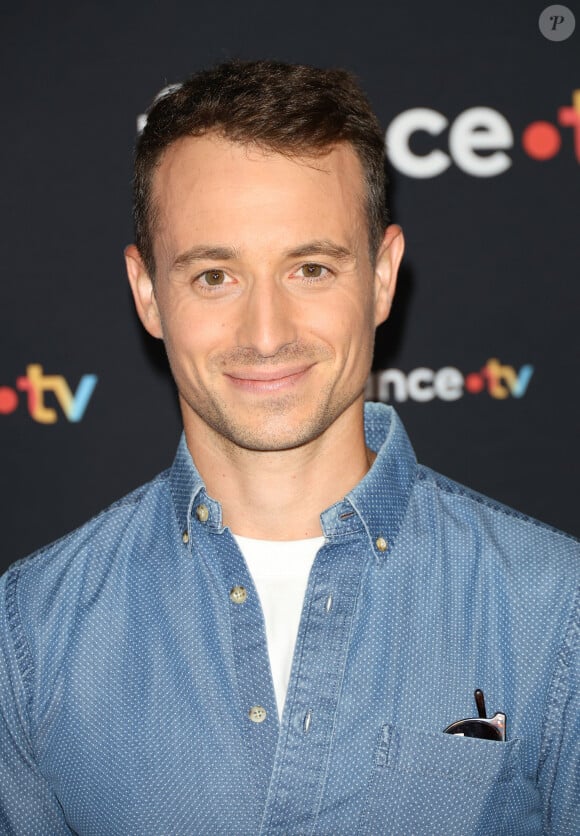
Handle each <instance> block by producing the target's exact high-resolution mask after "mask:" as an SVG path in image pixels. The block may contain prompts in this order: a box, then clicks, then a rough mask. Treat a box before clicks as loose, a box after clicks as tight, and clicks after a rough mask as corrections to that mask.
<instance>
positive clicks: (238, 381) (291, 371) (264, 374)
mask: <svg viewBox="0 0 580 836" xmlns="http://www.w3.org/2000/svg"><path fill="white" fill-rule="evenodd" d="M312 365H313V364H312ZM312 365H308V366H301V367H299V368H296V367H294V368H286V369H283V368H279V369H248V370H244V371H242V370H240V371H236V372H227V373H226V374H225V377H227V378H228V380H230V381H231V382H232V383H233V384H234V386H236V388H238V389H244V390H245V391H247V392H278V391H280V390H282V389H288V388H290V387H292V386H294V385H295V384H297V383H299V382H300V381H301V380H302V378H303V377H305V375H306V374H307V373H308V372H309V371H310V369H311V368H312Z"/></svg>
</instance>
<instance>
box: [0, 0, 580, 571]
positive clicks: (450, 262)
mask: <svg viewBox="0 0 580 836" xmlns="http://www.w3.org/2000/svg"><path fill="white" fill-rule="evenodd" d="M545 5H548V4H547V3H545V4H542V3H537V4H536V3H533V2H529V0H519V2H514V3H510V4H504V3H503V2H500V1H499V0H487V2H486V3H479V4H472V5H471V6H469V5H468V4H465V3H462V2H453V3H452V2H438V3H432V2H430V0H405V2H396V3H395V2H388V0H383V2H378V0H374V2H370V0H359V2H357V3H356V4H355V3H349V2H345V0H335V1H334V2H332V3H331V2H322V0H314V1H313V0H295V2H293V3H292V4H288V5H284V4H273V3H271V2H265V0H248V2H246V3H237V2H234V1H233V0H217V2H215V3H213V4H207V5H204V6H201V5H199V4H191V3H184V2H172V0H163V2H153V0H149V2H147V0H145V1H144V2H139V3H137V2H135V1H134V0H131V2H126V3H123V4H108V3H97V2H82V0H76V2H56V3H53V4H43V3H40V0H36V2H32V3H30V2H25V1H24V2H21V3H20V4H19V5H18V6H16V5H14V6H13V7H12V10H11V11H10V12H5V13H4V21H5V22H4V27H3V34H2V40H3V48H2V59H1V60H2V63H3V73H2V79H3V82H2V128H3V130H2V134H1V142H2V158H1V159H2V190H1V195H2V208H1V212H2V238H3V259H2V262H3V263H2V270H3V281H2V289H1V294H0V298H1V303H0V317H1V320H0V325H1V330H0V334H1V340H2V343H1V345H2V350H1V352H0V427H1V439H2V467H1V472H2V530H3V535H4V536H3V546H4V547H3V550H2V557H1V564H0V569H2V568H4V567H6V566H8V565H9V563H10V562H12V561H13V560H15V559H16V558H18V557H21V556H22V555H24V554H26V553H27V552H29V551H31V550H32V549H34V548H36V547H38V546H40V545H42V544H43V543H45V542H47V541H49V540H51V539H53V538H55V537H57V536H60V535H61V534H63V533H65V532H66V531H68V530H69V529H71V528H72V527H74V526H76V525H78V524H80V523H81V522H82V521H84V520H85V519H86V518H88V517H89V516H90V515H92V514H93V513H95V512H97V511H98V510H99V509H101V508H102V507H104V506H105V505H107V504H108V503H109V502H111V501H112V500H114V499H115V498H117V497H119V496H120V495H122V494H123V493H125V492H127V491H128V490H130V489H132V488H133V487H135V486H137V485H138V484H140V483H141V482H143V481H145V480H146V479H148V478H150V477H151V476H152V475H154V474H155V473H156V472H158V471H159V470H161V469H163V468H164V467H166V466H167V465H168V464H169V463H170V461H171V459H172V456H173V453H174V449H175V446H176V443H177V439H178V434H179V429H180V425H179V417H178V413H177V407H176V399H175V396H174V394H173V389H172V384H171V381H170V379H169V377H168V373H167V369H166V365H165V361H164V357H163V353H162V350H160V346H159V345H158V344H156V343H155V342H154V341H151V340H149V339H148V338H146V337H145V335H144V334H143V333H142V332H141V328H140V326H139V324H138V322H137V320H136V317H135V315H134V313H133V312H132V306H131V301H130V298H129V292H128V289H127V286H126V281H125V278H124V268H123V262H122V249H123V246H124V245H125V244H126V243H128V242H129V241H130V240H131V234H132V233H131V219H130V179H131V164H132V146H133V141H134V136H135V126H136V120H137V116H138V114H139V113H141V112H142V111H143V110H144V108H145V107H146V105H147V104H148V102H149V101H150V99H151V98H152V96H153V95H154V94H155V93H156V92H157V91H158V90H160V89H161V88H162V87H163V86H165V85H166V84H167V83H171V82H174V81H177V80H180V79H181V78H183V77H185V76H186V75H188V74H189V73H190V72H191V71H193V70H195V69H199V68H201V67H203V66H206V65H207V64H211V63H214V62H215V61H219V60H223V59H225V58H231V57H240V58H257V57H269V58H278V59H284V60H292V61H302V62H307V63H312V64H318V65H321V66H337V65H339V66H345V67H347V68H348V69H350V70H352V71H354V72H355V73H356V74H357V75H358V76H359V78H360V79H361V81H362V84H363V87H364V88H365V89H366V90H367V92H368V93H369V95H370V97H371V99H372V101H373V104H374V106H375V108H376V110H377V112H378V114H379V117H380V119H381V122H382V124H383V125H384V127H385V129H387V127H389V126H393V125H394V127H392V129H391V135H392V142H393V153H392V162H391V169H392V181H393V184H392V196H391V200H392V207H393V210H392V216H393V219H394V220H396V221H397V222H399V223H401V224H402V225H403V227H404V229H405V232H406V237H407V245H408V249H407V253H408V255H407V257H406V261H405V266H404V269H403V273H402V277H401V286H400V291H399V297H398V300H397V303H396V305H395V309H394V312H393V315H392V318H391V320H390V321H389V322H388V323H387V324H386V325H385V326H383V328H382V329H381V332H380V334H379V338H378V345H377V356H376V360H375V374H374V376H373V378H372V381H371V383H370V385H369V391H371V390H372V393H374V394H375V395H377V394H378V395H379V396H380V397H383V398H387V397H388V398H389V399H390V400H391V402H393V403H394V404H395V405H396V406H397V407H398V409H399V412H400V414H401V415H402V417H403V419H404V421H405V423H406V425H407V428H408V430H409V432H410V434H411V437H412V440H413V442H414V444H415V447H416V450H417V452H418V455H419V458H420V459H421V460H422V461H423V462H425V463H427V464H429V465H431V466H433V467H435V468H437V469H439V470H442V471H444V472H445V473H447V474H448V475H450V476H452V477H454V478H456V479H458V480H460V481H463V482H466V483H468V484H470V485H471V486H472V487H474V488H476V489H478V490H480V491H482V492H484V493H488V494H491V495H493V496H495V497H496V498H497V499H500V500H502V501H504V502H507V503H508V504H510V505H513V506H515V507H517V508H518V509H520V510H523V511H525V512H527V513H529V514H532V515H534V516H538V517H540V518H542V519H544V520H545V521H547V522H549V523H552V524H554V525H556V526H558V527H561V528H564V529H566V530H568V531H571V532H573V533H576V534H580V523H579V521H578V519H577V515H576V513H575V511H576V504H577V503H576V485H575V483H576V481H577V473H578V464H579V461H578V459H579V457H578V446H577V444H576V435H577V431H576V430H577V422H578V403H579V399H580V396H579V393H578V386H577V379H576V374H577V368H578V360H579V352H578V341H577V327H576V320H577V318H578V311H579V309H580V308H579V302H580V286H579V281H578V278H579V276H578V274H579V269H578V265H579V263H580V262H579V254H580V244H579V226H578V218H579V213H578V195H579V191H578V187H579V182H580V178H579V174H580V94H579V98H577V99H576V102H575V104H576V106H575V107H574V106H573V94H574V91H575V90H578V89H580V9H578V8H575V6H576V4H573V3H571V4H570V5H569V8H571V9H573V10H574V11H575V12H576V17H577V19H578V29H577V31H576V32H575V33H574V34H573V35H572V36H571V37H570V38H569V39H567V40H565V41H561V42H554V41H550V40H548V39H546V38H545V37H544V36H543V35H542V34H541V32H540V30H539V28H538V17H539V14H540V12H541V11H542V9H543V8H544V6H545ZM466 6H467V8H466ZM476 107H483V108H487V110H485V111H483V112H481V111H480V112H479V113H475V114H474V115H473V123H472V124H471V127H470V125H469V119H470V117H471V115H472V114H471V113H470V111H471V109H472V108H476ZM419 108H420V109H421V110H420V111H419V112H418V113H417V110H416V109H419ZM408 111H412V112H411V113H407V112H408ZM466 112H467V113H466ZM537 123H549V124H548V125H546V124H539V125H538V124H537ZM405 125H407V126H408V128H409V130H408V131H407V132H406V131H405V130H404V129H405ZM530 126H531V127H530ZM550 126H551V127H550ZM411 128H413V130H412V131H411ZM526 129H527V130H526ZM405 133H408V136H407V137H405ZM522 136H524V139H522ZM510 137H511V138H510ZM485 143H487V146H488V147H487V148H483V147H478V146H483V145H484V144H485ZM450 148H451V149H452V150H451V151H450ZM442 154H445V155H446V156H442ZM541 157H544V159H541ZM437 163H440V167H444V166H446V167H445V170H444V171H441V173H437V174H434V176H429V177H421V176H418V174H419V173H420V171H421V169H422V168H423V166H424V165H425V164H427V165H433V166H434V165H436V164H437ZM486 166H487V167H491V168H492V169H493V168H496V169H499V168H502V167H503V168H504V169H505V170H503V171H502V172H501V173H500V172H497V173H491V172H490V171H489V170H488V171H487V172H486V173H485V175H484V176H482V173H481V171H479V169H481V168H486ZM490 360H491V361H494V360H495V361H496V363H495V364H494V363H493V362H492V363H491V364H490V363H489V361H490ZM38 366H40V367H42V369H39V368H38ZM500 366H502V367H509V368H503V369H501V368H499V367H500ZM31 367H32V368H31ZM449 367H451V368H453V369H455V371H443V372H441V369H444V370H445V369H448V368H449ZM482 368H484V369H485V371H484V374H483V375H482V374H475V373H479V372H480V371H481V369H482ZM425 369H426V370H427V371H424V370H425ZM510 369H512V370H513V371H510ZM386 370H387V371H386ZM388 370H390V371H388ZM429 370H431V371H429ZM433 373H438V374H436V375H434V374H433ZM91 375H92V376H96V385H95V380H94V378H93V377H91ZM93 386H94V388H92V387H93ZM477 389H481V391H476V390H477ZM69 392H70V394H69ZM71 395H72V403H71ZM498 395H500V396H501V395H504V396H505V395H507V396H505V397H498ZM67 398H68V401H67ZM405 398H406V399H405ZM67 415H68V417H67ZM71 418H72V419H77V420H70V419H71Z"/></svg>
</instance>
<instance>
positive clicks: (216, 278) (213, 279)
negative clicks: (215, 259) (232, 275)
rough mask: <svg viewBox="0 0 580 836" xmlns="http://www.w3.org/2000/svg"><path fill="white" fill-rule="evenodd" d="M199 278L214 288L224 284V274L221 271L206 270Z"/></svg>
mask: <svg viewBox="0 0 580 836" xmlns="http://www.w3.org/2000/svg"><path fill="white" fill-rule="evenodd" d="M201 277H202V278H203V279H205V283H206V284H208V285H211V286H215V285H218V284H223V283H224V281H225V278H226V274H225V273H224V271H223V270H206V271H205V273H202V274H201Z"/></svg>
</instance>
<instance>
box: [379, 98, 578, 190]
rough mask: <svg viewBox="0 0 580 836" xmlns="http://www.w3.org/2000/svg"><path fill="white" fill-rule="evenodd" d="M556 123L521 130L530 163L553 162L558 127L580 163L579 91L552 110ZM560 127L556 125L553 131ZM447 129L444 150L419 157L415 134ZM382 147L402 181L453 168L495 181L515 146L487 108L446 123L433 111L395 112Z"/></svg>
mask: <svg viewBox="0 0 580 836" xmlns="http://www.w3.org/2000/svg"><path fill="white" fill-rule="evenodd" d="M556 116H557V124H554V123H553V122H548V121H545V120H536V121H533V122H530V123H529V125H527V126H526V127H525V128H524V129H523V130H522V132H521V144H522V148H523V150H524V152H525V153H526V154H527V155H528V157H531V158H532V159H534V160H538V161H544V160H549V159H552V157H555V156H556V154H558V153H559V151H560V149H561V147H562V131H561V128H571V129H572V140H573V146H574V156H575V157H576V162H578V163H580V89H579V90H574V91H573V92H572V104H571V105H562V106H561V107H558V108H557V113H556ZM558 126H559V127H558ZM447 128H449V133H448V137H447V142H446V145H447V148H446V149H445V150H443V149H442V148H441V147H433V148H430V149H429V150H428V151H427V152H426V153H418V151H417V148H416V142H415V139H414V138H415V136H416V135H418V134H423V135H429V136H430V137H435V138H436V139H434V141H433V144H434V145H435V146H438V145H439V146H440V145H442V144H445V143H444V142H442V140H441V139H439V137H441V135H443V133H444V131H445V130H446V129H447ZM386 146H387V154H388V157H389V160H390V161H391V163H392V164H393V166H394V167H395V168H396V169H397V171H400V172H401V174H405V175H407V177H414V178H417V179H426V178H430V177H438V176H439V175H440V174H443V172H444V171H447V169H448V168H450V166H451V165H452V164H455V165H456V166H457V168H459V169H460V170H461V171H463V172H464V173H465V174H468V175H470V176H471V177H496V176H497V175H498V174H503V173H504V172H505V171H507V170H508V169H509V168H510V167H511V165H512V158H511V157H510V155H509V154H508V153H507V152H508V151H509V149H510V148H513V146H514V131H513V129H512V126H511V124H510V123H509V121H508V120H507V119H506V117H505V116H504V115H503V114H502V113H500V112H499V111H498V110H495V109H494V108H492V107H470V108H467V110H464V111H463V112H462V113H460V114H459V115H458V116H456V117H455V119H454V120H453V121H451V123H450V120H449V119H448V118H447V117H446V116H445V115H444V114H443V113H440V112H439V111H438V110H433V109H432V108H429V107H413V108H410V109H409V110H405V111H403V112H402V113H399V114H398V116H395V118H394V119H393V120H392V121H391V123H390V125H389V127H388V128H387V132H386Z"/></svg>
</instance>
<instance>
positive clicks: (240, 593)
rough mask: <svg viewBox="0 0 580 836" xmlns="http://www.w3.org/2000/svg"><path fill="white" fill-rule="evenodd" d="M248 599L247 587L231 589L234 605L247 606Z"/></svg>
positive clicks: (231, 598)
mask: <svg viewBox="0 0 580 836" xmlns="http://www.w3.org/2000/svg"><path fill="white" fill-rule="evenodd" d="M247 597H248V590H247V589H246V587H245V586H232V588H231V589H230V601H231V602H232V604H245V603H246V600H247Z"/></svg>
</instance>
